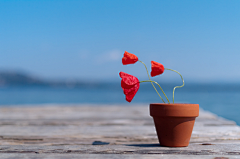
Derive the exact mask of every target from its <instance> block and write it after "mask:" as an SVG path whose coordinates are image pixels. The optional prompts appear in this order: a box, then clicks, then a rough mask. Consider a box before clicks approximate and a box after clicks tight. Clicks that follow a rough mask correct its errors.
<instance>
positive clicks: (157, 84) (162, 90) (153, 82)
mask: <svg viewBox="0 0 240 159" xmlns="http://www.w3.org/2000/svg"><path fill="white" fill-rule="evenodd" d="M142 82H151V83H152V82H153V83H155V84H157V85H158V87H159V88H160V89H161V90H162V92H163V94H164V96H165V97H166V99H167V101H168V104H170V102H169V100H168V97H167V96H166V94H165V93H164V91H163V89H162V87H161V86H160V85H159V84H158V83H157V82H155V81H152V80H146V81H140V82H139V83H142Z"/></svg>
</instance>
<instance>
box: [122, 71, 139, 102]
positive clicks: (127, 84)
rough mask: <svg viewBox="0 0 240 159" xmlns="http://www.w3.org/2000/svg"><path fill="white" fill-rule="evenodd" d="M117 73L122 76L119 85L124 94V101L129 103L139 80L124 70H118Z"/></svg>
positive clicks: (136, 89) (135, 91) (137, 87)
mask: <svg viewBox="0 0 240 159" xmlns="http://www.w3.org/2000/svg"><path fill="white" fill-rule="evenodd" d="M119 75H120V77H121V78H122V81H121V87H122V89H123V93H124V94H125V95H126V101H128V102H129V103H130V102H131V101H132V99H133V97H134V96H135V94H136V93H137V91H138V89H139V87H140V84H139V80H138V79H137V77H135V76H132V75H130V74H127V73H124V72H120V73H119Z"/></svg>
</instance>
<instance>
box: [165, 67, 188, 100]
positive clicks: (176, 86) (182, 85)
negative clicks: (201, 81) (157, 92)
mask: <svg viewBox="0 0 240 159" xmlns="http://www.w3.org/2000/svg"><path fill="white" fill-rule="evenodd" d="M164 69H165V70H169V71H173V72H176V73H177V74H179V75H180V77H181V79H182V81H183V84H182V85H181V86H176V87H174V88H173V104H174V92H175V89H176V88H181V87H183V86H184V80H183V77H182V75H181V74H180V73H179V72H178V71H176V70H172V69H169V68H164Z"/></svg>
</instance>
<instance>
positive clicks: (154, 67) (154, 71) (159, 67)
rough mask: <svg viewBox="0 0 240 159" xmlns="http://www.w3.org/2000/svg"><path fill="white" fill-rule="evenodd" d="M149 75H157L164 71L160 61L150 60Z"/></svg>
mask: <svg viewBox="0 0 240 159" xmlns="http://www.w3.org/2000/svg"><path fill="white" fill-rule="evenodd" d="M151 65H152V66H151V68H152V71H151V76H152V77H154V76H157V75H160V74H162V73H163V72H164V66H163V65H162V64H161V63H158V62H155V61H151Z"/></svg>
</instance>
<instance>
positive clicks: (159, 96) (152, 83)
mask: <svg viewBox="0 0 240 159" xmlns="http://www.w3.org/2000/svg"><path fill="white" fill-rule="evenodd" d="M138 61H139V62H141V63H142V64H143V65H144V66H145V68H146V71H147V75H148V78H149V80H151V79H150V76H149V73H148V69H147V66H146V65H145V63H143V62H142V61H140V60H138ZM151 84H152V86H153V88H154V89H155V91H156V92H157V94H158V96H159V97H160V98H161V99H162V101H163V103H165V101H164V100H163V98H162V97H161V95H160V94H159V93H158V91H157V89H156V88H155V86H154V84H153V83H152V82H151ZM160 88H161V87H160ZM162 92H163V90H162ZM163 93H164V92H163Z"/></svg>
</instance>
